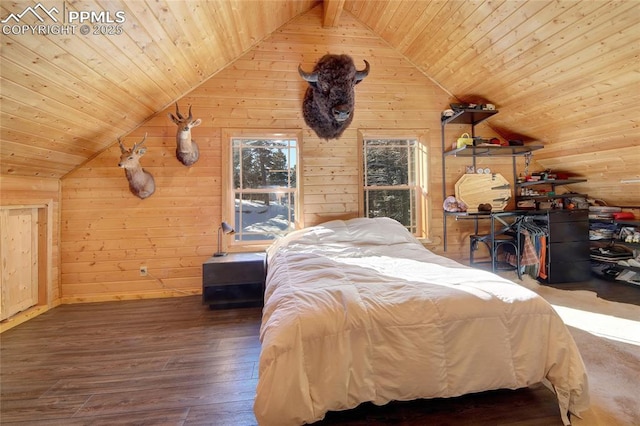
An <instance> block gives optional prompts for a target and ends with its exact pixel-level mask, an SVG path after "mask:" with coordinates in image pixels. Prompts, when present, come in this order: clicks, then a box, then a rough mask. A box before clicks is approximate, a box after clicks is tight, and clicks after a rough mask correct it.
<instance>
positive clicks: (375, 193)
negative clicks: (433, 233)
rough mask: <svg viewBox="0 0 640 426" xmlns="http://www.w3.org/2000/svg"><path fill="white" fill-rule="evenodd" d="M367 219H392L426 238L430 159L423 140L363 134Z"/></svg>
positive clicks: (364, 202)
mask: <svg viewBox="0 0 640 426" xmlns="http://www.w3.org/2000/svg"><path fill="white" fill-rule="evenodd" d="M362 146H363V155H362V158H363V162H362V163H363V164H362V167H363V197H362V208H363V215H364V216H365V217H390V218H392V219H395V220H397V221H398V222H400V223H402V224H403V225H404V226H405V227H406V228H407V229H408V230H409V231H410V232H411V233H412V234H414V235H416V236H420V237H425V236H426V228H427V227H426V218H427V212H428V211H427V208H426V207H427V198H426V196H427V181H426V177H427V173H426V168H427V167H426V165H427V156H426V146H425V145H424V144H423V143H422V142H421V141H420V139H419V137H418V136H417V135H416V136H415V137H399V138H397V137H381V136H376V137H367V136H366V135H364V134H363V135H362Z"/></svg>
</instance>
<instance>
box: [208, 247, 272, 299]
mask: <svg viewBox="0 0 640 426" xmlns="http://www.w3.org/2000/svg"><path fill="white" fill-rule="evenodd" d="M265 262H266V254H265V253H229V254H227V255H226V256H220V257H210V258H209V259H208V260H207V261H206V262H204V263H203V264H202V304H203V305H209V307H210V308H211V309H225V308H239V307H248V306H262V304H263V302H264V280H265V275H266V265H265Z"/></svg>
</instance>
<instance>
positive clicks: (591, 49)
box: [0, 0, 640, 178]
mask: <svg viewBox="0 0 640 426" xmlns="http://www.w3.org/2000/svg"><path fill="white" fill-rule="evenodd" d="M321 4H322V6H320V5H321ZM38 6H39V7H38ZM316 6H319V7H323V8H324V24H325V26H337V27H339V26H340V16H341V14H345V13H350V14H352V15H353V16H354V17H356V18H357V19H358V20H359V21H360V22H362V23H363V24H364V25H366V26H367V27H368V28H370V29H371V30H372V31H374V32H375V33H376V34H377V35H379V36H380V37H381V38H382V39H383V40H384V42H386V43H388V44H389V45H390V46H392V47H393V48H395V49H396V50H397V51H399V52H400V53H401V54H403V55H404V56H405V57H406V58H407V59H408V60H409V61H410V62H411V63H413V64H414V65H415V66H416V67H417V69H419V70H420V72H422V73H423V74H424V75H426V76H427V77H429V78H431V79H432V80H433V81H435V82H436V83H438V84H439V85H440V86H441V87H442V88H443V89H444V90H445V91H447V92H448V93H450V94H451V95H453V96H455V97H456V98H458V99H459V100H461V101H468V102H476V101H487V102H491V103H494V104H496V105H497V106H498V108H499V109H500V114H498V115H497V116H495V118H492V120H491V126H492V127H494V129H495V130H496V131H497V132H498V133H500V134H502V135H503V136H504V137H506V138H522V139H526V140H530V139H535V140H540V141H544V144H545V150H543V151H541V152H540V154H539V155H537V159H538V160H539V161H540V162H541V163H542V164H544V165H546V166H549V167H553V168H556V167H559V166H567V164H568V163H569V164H571V165H572V166H573V167H574V168H592V172H593V173H596V174H597V173H605V172H607V171H608V172H611V173H615V168H614V167H611V166H603V165H602V164H601V162H602V161H611V158H617V159H619V160H620V161H622V162H625V161H626V162H627V163H629V162H630V163H631V164H632V165H633V164H634V163H635V164H637V161H638V158H639V157H638V151H639V150H638V145H639V144H638V141H637V132H638V117H640V79H639V67H638V65H639V59H638V53H639V46H640V3H638V2H637V1H635V0H602V1H572V0H557V1H538V0H536V1H524V0H498V1H495V0H465V1H462V0H448V1H445V0H443V1H409V0H395V1H368V0H324V2H321V1H319V0H270V1H258V0H220V1H171V0H147V1H129V2H125V1H124V0H111V1H103V0H83V1H67V2H64V3H63V2H51V1H43V2H41V3H37V4H34V2H33V1H24V0H19V1H12V2H2V4H1V5H0V19H1V20H2V24H0V25H2V35H0V37H1V40H2V45H1V53H0V56H1V58H0V59H1V61H2V68H1V70H0V75H1V87H0V120H1V126H2V130H1V134H0V143H1V146H0V147H1V152H0V161H1V173H2V174H5V175H20V176H42V177H53V178H60V177H63V176H64V175H65V174H67V173H68V172H70V171H71V170H73V169H74V168H76V167H78V166H79V165H82V164H84V163H85V162H86V161H87V160H88V159H90V158H92V157H94V156H95V155H97V154H98V153H100V152H101V151H103V150H104V149H106V148H107V147H108V146H110V145H111V144H113V143H114V141H115V140H116V138H117V137H119V136H123V135H126V134H127V133H129V132H131V131H132V130H133V129H135V128H136V127H138V126H140V125H141V124H143V123H144V122H145V121H146V120H148V119H149V118H151V117H153V116H154V115H155V114H156V113H157V112H159V111H162V110H163V109H165V108H166V107H167V106H168V105H170V104H172V103H173V102H174V101H176V100H177V99H179V98H180V97H182V96H184V95H185V94H186V93H188V92H189V91H190V90H192V89H193V88H194V87H196V86H198V85H199V84H200V83H202V82H203V81H205V80H206V79H208V78H210V77H211V76H214V75H215V74H216V73H217V72H218V71H220V70H221V69H223V68H225V67H226V66H227V65H229V64H231V63H232V62H233V61H234V60H235V59H237V58H238V57H240V56H241V55H242V54H243V53H244V52H247V51H248V50H250V49H251V48H252V47H253V46H255V45H256V44H257V43H259V42H260V41H261V40H263V39H265V38H266V37H268V36H269V35H270V34H271V33H272V32H274V31H276V30H277V29H278V28H279V27H280V26H282V25H284V24H285V23H287V22H288V21H290V20H291V19H292V18H294V17H296V16H297V15H299V14H302V13H305V12H307V11H308V10H310V9H311V8H313V7H316ZM54 8H55V9H54ZM24 12H26V13H24ZM46 12H48V16H47V15H46ZM75 12H77V13H75ZM80 12H88V13H94V14H95V13H101V15H100V16H98V17H96V16H95V15H94V16H93V18H99V19H101V20H102V22H106V21H110V22H111V24H112V25H102V26H96V27H93V26H92V25H89V26H82V22H80V21H79V19H80V17H81V16H82V14H81V13H80ZM86 16H89V18H87V19H90V18H91V15H86ZM38 17H40V18H38ZM39 19H41V20H42V21H40V20H39ZM56 19H57V20H56ZM25 24H26V25H32V26H30V27H29V26H25ZM87 30H88V33H87V34H84V32H85V31H87ZM34 31H36V33H35V34H34V33H33V32H34ZM42 31H48V32H49V33H48V34H44V35H43V34H42V33H40V34H39V33H38V32H42ZM94 31H97V33H94ZM110 31H111V32H113V33H112V34H110V33H109V32H110ZM101 32H103V33H101ZM283 48H284V47H283ZM321 53H322V52H321ZM446 107H447V106H446V105H443V109H444V108H446ZM608 150H613V151H614V152H615V154H614V155H612V156H608V157H607V156H606V155H605V156H602V155H600V153H602V152H603V151H608ZM607 158H608V160H607ZM639 168H640V165H639ZM627 170H628V169H627ZM625 173H627V174H628V171H627V172H625ZM637 174H638V172H637V170H636V172H635V177H636V178H638V177H639V176H638V175H637ZM632 177H633V176H632Z"/></svg>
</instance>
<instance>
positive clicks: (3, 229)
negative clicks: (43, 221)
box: [0, 207, 38, 320]
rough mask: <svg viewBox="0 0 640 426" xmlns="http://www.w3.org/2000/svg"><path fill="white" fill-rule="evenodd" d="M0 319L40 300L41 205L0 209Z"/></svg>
mask: <svg viewBox="0 0 640 426" xmlns="http://www.w3.org/2000/svg"><path fill="white" fill-rule="evenodd" d="M0 262H1V268H2V273H1V274H0V320H4V319H7V318H9V317H11V316H12V315H15V314H16V313H18V312H21V311H24V310H25V309H28V308H30V307H32V306H35V305H36V304H37V303H38V209H37V208H35V207H28V208H2V209H0Z"/></svg>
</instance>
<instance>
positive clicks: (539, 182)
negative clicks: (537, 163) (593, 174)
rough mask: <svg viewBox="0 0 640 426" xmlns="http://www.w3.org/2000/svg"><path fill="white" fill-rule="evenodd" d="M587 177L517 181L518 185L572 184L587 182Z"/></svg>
mask: <svg viewBox="0 0 640 426" xmlns="http://www.w3.org/2000/svg"><path fill="white" fill-rule="evenodd" d="M586 181H587V180H586V179H548V180H537V181H533V180H532V181H528V182H522V183H516V186H519V187H525V186H533V185H553V186H556V185H570V184H572V183H582V182H586Z"/></svg>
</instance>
